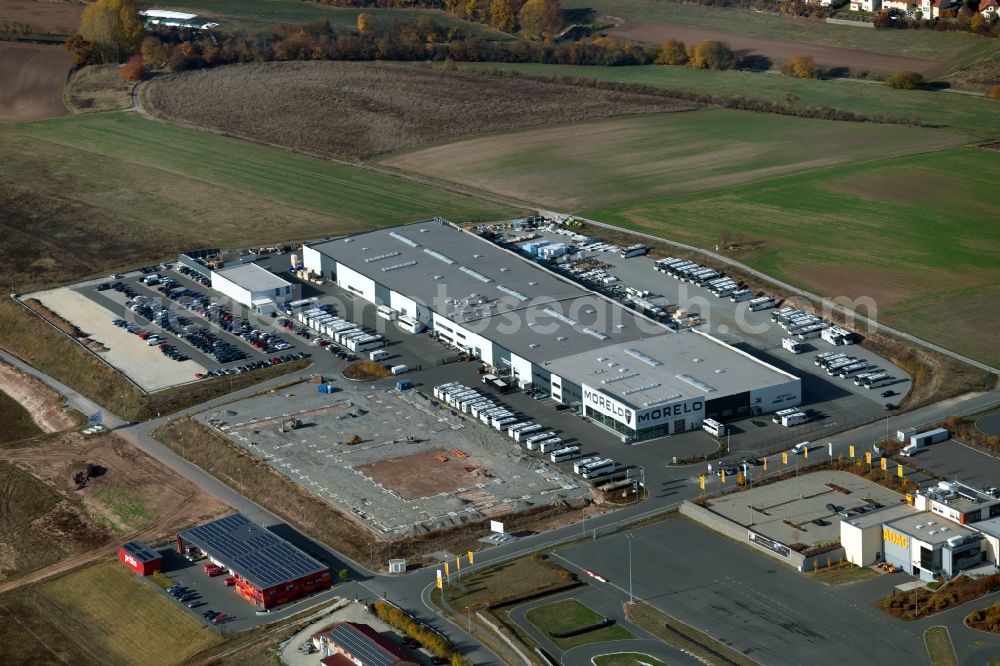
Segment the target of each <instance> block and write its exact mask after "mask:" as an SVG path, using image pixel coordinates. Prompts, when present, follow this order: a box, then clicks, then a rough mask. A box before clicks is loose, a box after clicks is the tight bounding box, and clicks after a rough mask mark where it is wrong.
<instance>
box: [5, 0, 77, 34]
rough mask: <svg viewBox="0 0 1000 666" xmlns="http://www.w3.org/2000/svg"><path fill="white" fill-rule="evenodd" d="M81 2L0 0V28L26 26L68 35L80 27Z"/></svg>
mask: <svg viewBox="0 0 1000 666" xmlns="http://www.w3.org/2000/svg"><path fill="white" fill-rule="evenodd" d="M86 6H87V5H86V4H85V3H83V2H59V1H58V0H54V1H49V0H44V1H43V0H0V26H2V25H3V24H5V23H6V24H16V25H28V26H30V27H31V28H32V29H37V30H39V31H41V32H43V33H48V34H53V35H69V34H72V33H73V31H74V30H76V28H77V26H79V25H80V14H82V13H83V10H84V8H85V7H86Z"/></svg>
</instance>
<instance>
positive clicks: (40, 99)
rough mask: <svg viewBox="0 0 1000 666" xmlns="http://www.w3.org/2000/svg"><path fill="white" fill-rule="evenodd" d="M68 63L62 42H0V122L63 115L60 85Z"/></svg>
mask: <svg viewBox="0 0 1000 666" xmlns="http://www.w3.org/2000/svg"><path fill="white" fill-rule="evenodd" d="M72 64H73V59H72V58H71V57H70V54H69V53H68V52H67V51H66V49H64V48H63V47H62V46H45V45H42V44H9V43H0V124H3V123H19V122H24V121H27V120H40V119H42V118H54V117H56V116H64V115H66V106H65V105H64V104H63V102H62V87H63V83H64V82H65V81H66V73H67V72H69V68H70V67H71V66H72Z"/></svg>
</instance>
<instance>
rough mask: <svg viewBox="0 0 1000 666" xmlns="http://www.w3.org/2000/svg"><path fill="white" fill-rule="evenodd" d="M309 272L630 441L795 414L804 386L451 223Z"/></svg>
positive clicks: (314, 257) (330, 255)
mask: <svg viewBox="0 0 1000 666" xmlns="http://www.w3.org/2000/svg"><path fill="white" fill-rule="evenodd" d="M302 259H303V264H304V266H305V268H307V269H309V270H310V271H312V272H313V273H316V274H318V275H320V276H322V277H324V278H329V279H331V280H335V281H336V282H337V284H338V285H339V286H340V287H342V288H343V289H345V290H347V291H349V292H351V293H353V294H356V295H357V296H359V297H361V298H363V299H364V300H366V301H368V302H370V303H373V304H375V305H380V306H381V305H384V306H387V307H389V308H392V309H393V310H395V311H396V312H397V313H399V314H401V315H405V316H408V317H411V318H414V319H416V320H417V321H419V322H420V323H422V324H424V325H425V326H426V327H427V328H428V329H429V330H430V332H431V333H432V334H433V335H436V336H437V337H438V338H440V339H441V340H443V341H445V342H448V343H449V344H452V345H454V346H456V347H459V348H461V349H463V350H465V351H467V352H469V353H470V354H472V355H473V356H475V357H477V358H480V359H482V360H483V361H484V362H486V363H488V364H490V365H492V366H494V367H496V368H498V369H499V370H500V371H502V372H504V373H505V374H509V375H510V376H511V377H512V378H513V379H514V381H515V382H516V383H517V384H518V385H519V386H521V387H522V388H524V387H527V386H533V387H534V388H536V389H538V390H541V391H544V392H545V393H547V394H549V395H551V396H552V397H553V398H554V399H555V400H557V401H559V402H562V403H566V404H576V405H580V407H581V412H582V413H583V414H584V415H585V416H587V417H588V418H590V419H592V420H593V421H594V422H596V423H599V424H600V425H602V426H603V427H605V428H607V429H608V430H611V431H613V432H614V433H616V434H617V435H618V436H619V437H620V438H621V439H622V440H623V441H626V442H636V441H641V440H646V439H651V438H654V437H660V436H664V435H672V434H676V433H680V432H685V431H688V430H693V429H697V428H699V427H700V426H701V423H702V420H703V419H705V418H716V419H727V418H736V417H740V416H746V415H750V414H754V413H766V412H772V411H775V410H778V409H782V408H785V407H792V406H795V405H798V404H799V403H800V401H801V395H802V394H801V382H800V380H799V378H797V377H794V376H792V375H790V374H788V373H785V372H783V371H781V370H779V369H777V368H775V367H773V366H770V365H768V364H766V363H763V362H761V361H759V360H757V359H755V358H753V357H752V356H749V355H748V354H745V353H743V352H741V351H739V350H737V349H735V348H734V347H732V346H730V345H727V344H726V343H724V342H722V341H720V340H717V339H716V338H713V337H712V336H710V335H708V334H705V333H702V332H699V331H695V330H684V331H680V332H674V331H672V330H670V329H668V328H666V327H665V326H662V325H661V324H659V323H657V322H655V321H652V320H650V319H647V318H645V317H643V316H641V315H639V314H637V313H635V312H634V311H632V310H629V309H627V308H624V307H622V306H621V305H620V304H618V303H617V302H615V301H612V300H610V299H608V298H605V297H604V296H601V295H599V294H596V293H594V292H591V291H588V290H586V289H584V288H582V287H580V286H579V285H577V284H575V283H573V282H571V281H569V280H567V279H565V278H563V277H561V276H560V275H558V274H556V273H554V272H551V271H549V270H547V269H545V268H544V267H542V266H540V265H538V264H536V263H534V262H531V261H527V260H525V259H524V258H522V257H521V256H519V255H518V254H516V253H514V252H512V251H509V250H506V249H504V248H501V247H498V246H496V245H494V244H492V243H490V242H488V241H486V240H484V239H482V238H480V237H479V236H477V235H475V234H473V233H470V232H467V231H464V230H462V229H459V228H457V227H455V226H453V225H451V224H449V223H447V222H445V221H443V220H439V219H437V220H431V221H425V222H418V223H414V224H410V225H405V226H402V227H396V228H394V229H385V230H379V231H373V232H369V233H364V234H360V235H357V236H350V237H347V238H340V239H335V240H328V241H323V242H318V243H313V244H309V245H306V246H304V248H303V253H302Z"/></svg>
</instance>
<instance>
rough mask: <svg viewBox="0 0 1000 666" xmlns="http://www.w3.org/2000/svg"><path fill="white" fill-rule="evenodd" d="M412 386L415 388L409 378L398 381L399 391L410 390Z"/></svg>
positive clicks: (397, 387) (397, 388)
mask: <svg viewBox="0 0 1000 666" xmlns="http://www.w3.org/2000/svg"><path fill="white" fill-rule="evenodd" d="M411 388H413V382H411V381H410V380H409V379H401V380H400V381H398V382H396V390H397V391H408V390H409V389H411Z"/></svg>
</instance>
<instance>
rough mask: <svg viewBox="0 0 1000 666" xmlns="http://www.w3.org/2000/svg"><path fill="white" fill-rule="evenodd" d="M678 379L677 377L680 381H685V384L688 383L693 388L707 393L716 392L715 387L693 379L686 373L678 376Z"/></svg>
mask: <svg viewBox="0 0 1000 666" xmlns="http://www.w3.org/2000/svg"><path fill="white" fill-rule="evenodd" d="M676 377H677V379H680V380H681V381H685V382H687V383H688V384H690V385H691V386H694V387H695V388H697V389H701V390H702V391H704V392H705V393H714V392H715V387H713V386H710V385H709V384H706V383H705V382H703V381H701V380H700V379H698V378H697V377H692V376H691V375H689V374H687V373H686V372H682V373H681V374H679V375H676Z"/></svg>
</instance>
